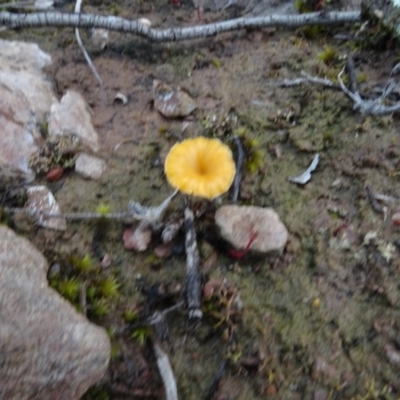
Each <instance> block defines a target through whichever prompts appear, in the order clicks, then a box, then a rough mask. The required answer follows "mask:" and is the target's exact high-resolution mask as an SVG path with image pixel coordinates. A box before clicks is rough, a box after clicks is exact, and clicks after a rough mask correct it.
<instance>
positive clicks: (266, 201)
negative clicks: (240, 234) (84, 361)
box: [1, 1, 400, 400]
mask: <svg viewBox="0 0 400 400" xmlns="http://www.w3.org/2000/svg"><path fill="white" fill-rule="evenodd" d="M71 7H72V5H71V4H67V5H65V8H66V9H68V8H71ZM85 11H88V12H101V13H104V14H109V13H113V12H114V13H118V14H119V15H121V16H124V17H128V18H137V17H138V16H139V17H146V18H149V19H150V20H151V21H152V22H153V25H155V26H173V25H180V26H182V25H191V24H197V23H198V22H197V14H196V12H195V9H194V8H193V5H192V4H188V3H183V4H182V5H181V6H180V7H174V6H173V5H171V4H169V3H168V2H161V1H145V2H142V1H140V2H136V3H131V2H125V1H118V2H115V3H114V2H109V1H102V2H100V1H96V2H91V4H90V5H87V6H85ZM229 12H230V13H234V11H229ZM227 17H228V15H227V14H226V13H225V14H224V13H220V14H217V13H211V12H205V13H204V15H203V18H204V22H207V21H212V20H216V19H222V18H227ZM354 29H355V28H354V27H341V28H330V29H322V28H319V29H317V30H314V31H313V32H312V33H311V32H310V30H309V29H303V30H297V31H288V30H283V29H282V30H280V29H265V30H261V31H246V32H245V31H241V32H235V33H231V34H224V35H221V36H218V37H215V38H212V39H207V40H198V41H193V42H184V43H176V44H175V43H172V44H171V43H170V44H157V45H155V44H151V43H148V42H146V41H143V40H140V39H137V38H135V37H133V36H129V35H121V34H115V33H111V34H110V40H109V42H108V44H107V46H106V48H105V49H104V50H101V49H100V48H99V47H98V46H96V45H94V44H93V43H92V42H91V40H90V38H89V35H86V33H85V32H82V34H83V37H84V42H85V44H86V46H87V49H88V50H89V52H90V54H91V57H92V59H93V61H94V63H95V65H96V67H97V69H98V72H99V74H100V76H101V77H102V80H103V82H104V86H103V88H100V87H99V85H98V84H97V82H96V81H95V79H94V77H93V75H92V74H91V72H90V70H89V68H88V66H87V64H86V62H85V60H84V57H83V55H82V54H81V52H80V50H79V48H78V46H77V44H76V42H75V38H74V34H73V31H72V30H69V29H63V30H59V29H41V30H24V31H20V32H11V31H7V32H2V33H1V34H2V36H4V37H6V38H12V39H15V40H31V41H32V40H34V41H36V42H38V43H39V44H40V46H41V47H42V48H43V49H44V50H45V51H47V52H49V53H50V54H51V56H52V58H53V64H52V66H51V67H50V68H49V69H48V70H47V73H48V76H49V78H50V79H52V80H53V81H54V85H55V87H56V89H57V91H58V94H59V96H60V97H61V96H62V95H63V94H64V93H65V91H66V90H67V89H74V90H76V91H79V92H80V93H81V94H82V95H83V96H84V97H85V99H86V100H87V102H88V103H89V105H90V106H91V108H92V111H93V122H94V125H95V128H96V129H97V132H98V134H99V137H100V142H101V150H100V152H99V154H100V155H101V156H102V157H104V158H105V159H106V160H107V163H108V171H107V173H106V174H105V175H104V176H103V177H102V178H101V180H100V181H84V180H82V179H81V178H80V177H78V176H77V175H76V174H74V173H73V172H72V171H71V172H69V173H67V174H66V175H65V176H64V177H63V178H62V180H61V181H60V182H57V183H54V184H51V186H50V187H51V189H52V190H53V192H54V193H55V195H56V198H57V201H58V202H59V204H60V206H61V209H62V210H63V211H65V212H68V211H94V210H95V209H96V207H97V206H98V205H99V203H101V202H103V203H106V204H108V205H109V206H110V208H111V211H121V210H125V209H126V207H127V204H128V202H129V200H132V199H133V200H136V201H139V202H141V203H142V204H145V205H156V204H158V203H160V202H161V201H162V200H163V199H164V198H165V197H166V196H168V195H169V194H170V193H171V192H172V189H171V188H170V187H169V186H168V183H167V181H166V179H165V177H164V173H163V160H164V158H165V155H166V154H167V152H168V149H169V148H170V147H171V146H172V145H173V144H174V143H175V142H176V141H179V140H182V139H183V138H186V137H190V136H195V135H200V134H204V133H205V125H207V121H210V119H211V118H212V117H213V116H214V115H215V116H217V119H218V118H220V119H221V120H223V119H224V118H226V117H227V116H232V115H234V116H235V118H237V120H238V123H237V128H238V129H241V130H242V131H243V132H245V136H246V138H247V139H251V140H252V143H253V145H254V146H253V148H252V150H254V147H255V148H256V150H257V151H260V152H261V153H259V154H262V157H261V162H260V163H257V164H256V165H254V164H253V165H251V168H252V169H253V171H250V170H246V171H245V173H244V179H243V182H242V185H241V197H240V200H239V203H240V204H252V205H257V206H265V207H273V208H274V209H275V210H276V211H277V212H278V213H279V215H280V217H281V219H282V221H283V222H284V223H285V224H286V226H287V228H288V230H289V231H290V241H289V243H288V245H287V248H286V250H285V252H284V254H282V255H276V256H268V257H265V256H258V255H252V254H249V255H248V256H246V257H244V258H243V259H240V260H235V259H232V258H230V257H229V256H228V254H227V253H226V251H225V248H224V247H223V246H220V244H219V242H218V240H217V239H215V236H213V235H210V234H209V232H208V231H207V229H208V228H209V226H210V223H209V221H208V222H207V221H204V220H200V221H198V234H199V247H200V251H201V256H202V261H206V262H205V264H204V265H203V273H204V282H207V281H210V280H211V279H213V280H215V282H219V283H220V287H219V289H218V290H220V289H221V285H225V283H224V284H222V283H221V282H222V279H223V278H225V279H226V281H227V282H229V285H228V286H229V287H228V289H227V288H226V287H224V288H223V289H224V290H220V291H219V292H218V293H219V294H218V296H217V297H216V298H214V302H211V304H210V303H207V304H206V303H205V305H204V311H205V317H204V319H203V321H202V323H201V325H200V326H198V327H197V328H196V329H189V327H188V325H187V321H186V312H185V310H184V309H180V310H178V311H175V312H172V313H171V314H169V316H168V326H169V335H168V340H165V341H162V346H163V348H164V350H165V351H166V352H167V354H168V356H169V358H170V361H171V364H172V367H173V370H174V373H175V377H176V380H177V384H178V391H179V395H180V398H181V399H185V400H192V399H193V400H198V399H204V398H207V397H206V395H207V392H208V390H209V388H210V386H211V385H212V382H213V380H214V378H215V376H216V374H217V371H218V368H219V367H220V365H221V363H222V362H223V360H224V359H228V362H227V366H226V368H225V371H224V373H223V376H222V379H221V381H220V383H219V385H218V387H217V388H216V390H215V393H214V395H213V397H208V398H214V399H219V400H222V399H238V400H239V399H242V400H248V399H264V398H276V399H285V400H291V399H365V400H366V399H396V398H400V381H399V379H398V371H399V366H400V325H399V322H398V321H399V316H400V312H399V307H400V291H399V285H400V261H399V253H398V252H399V246H400V242H399V229H400V228H398V226H397V223H398V221H397V219H396V215H395V214H396V212H398V211H400V204H399V202H398V201H397V202H396V201H393V202H387V203H382V204H381V206H382V207H383V206H384V208H382V209H380V210H378V211H382V213H380V212H376V211H377V209H376V208H375V210H374V209H373V207H371V202H370V201H369V200H368V196H367V192H366V187H370V188H371V189H372V190H373V191H374V192H375V193H380V194H385V195H390V196H393V197H394V198H396V199H400V184H399V178H398V176H399V171H400V169H399V168H400V148H399V128H400V121H399V119H398V117H396V116H387V117H369V116H362V115H360V114H359V113H358V112H357V111H354V110H353V109H352V105H353V104H352V102H351V100H350V99H349V98H347V97H346V95H345V94H344V93H342V92H341V91H338V90H336V91H335V90H332V89H326V88H322V87H320V86H315V85H312V84H306V85H302V86H294V87H286V88H278V87H274V86H271V85H270V83H273V82H277V81H281V80H282V79H284V78H289V79H293V78H297V77H299V76H300V72H301V71H302V70H305V71H307V72H309V73H310V74H312V75H316V76H320V77H324V76H328V77H329V78H331V79H334V80H335V79H336V76H337V73H338V72H339V71H340V70H341V68H342V66H343V62H344V61H343V56H345V55H347V54H353V56H354V59H355V61H356V72H357V76H358V80H359V82H360V90H361V91H362V92H364V93H369V92H370V90H371V89H372V88H373V87H374V86H375V85H378V84H383V83H385V81H386V79H387V77H388V75H389V73H390V71H391V69H392V67H393V66H394V64H395V63H396V62H397V61H398V60H397V59H396V53H395V51H394V50H393V48H390V49H388V46H392V47H393V46H395V45H394V44H391V43H390V44H387V45H385V46H383V48H381V49H376V48H372V49H370V48H367V49H366V48H363V47H362V46H360V44H359V43H356V42H353V41H346V42H340V41H337V40H335V39H334V38H333V36H334V35H335V34H337V33H345V34H351V33H352V32H354ZM327 47H330V48H332V49H333V50H334V55H333V56H332V57H331V58H330V59H328V60H322V59H323V58H324V57H323V56H322V57H321V56H319V55H320V54H321V53H323V52H326V49H327ZM155 78H157V79H160V80H162V81H164V82H167V83H169V84H171V85H175V86H180V87H181V88H183V89H184V90H186V91H187V92H188V93H190V94H191V96H192V97H194V98H195V99H196V101H197V102H198V105H199V108H198V110H197V111H196V112H195V113H194V114H193V115H192V116H190V117H188V118H186V119H183V120H177V119H171V120H167V119H165V118H163V117H162V116H161V115H160V114H158V113H157V111H156V110H154V109H153V107H152V94H151V88H152V82H153V79H155ZM117 92H122V93H124V94H125V95H126V96H127V97H128V99H129V102H128V104H127V105H126V106H123V105H121V104H116V103H113V98H114V96H115V95H116V94H117ZM216 128H218V127H216ZM223 135H224V133H222V137H224V136H223ZM226 139H228V136H226ZM228 143H229V142H228ZM233 149H234V148H233ZM316 152H318V153H319V154H320V157H321V161H320V164H319V165H318V168H317V170H316V171H315V173H314V174H313V176H312V180H311V182H309V183H308V184H307V185H305V186H301V187H300V186H297V185H295V184H292V183H290V182H288V181H287V177H289V176H294V175H297V174H299V173H301V172H302V171H303V170H304V169H305V168H306V167H307V166H308V164H309V163H310V162H311V160H312V158H313V156H314V154H315V153H316ZM229 201H230V198H229V195H227V196H225V197H223V198H222V202H223V203H229ZM182 204H183V203H182V202H181V201H180V200H177V201H175V202H174V206H173V209H174V210H175V211H176V212H181V211H182ZM214 207H215V206H214ZM207 216H208V218H209V219H210V218H211V219H212V212H211V211H210V212H209V213H208V214H207V213H206V217H207ZM393 216H394V218H393ZM206 217H205V218H206ZM123 230H124V225H123V224H122V223H120V222H110V223H107V224H99V223H87V222H71V223H69V225H68V230H67V232H66V233H64V234H53V233H49V232H46V231H43V230H41V229H38V228H34V229H31V230H30V231H29V232H28V233H26V234H27V235H28V236H29V237H30V239H31V240H32V241H33V242H34V243H35V244H36V245H37V246H38V248H39V249H41V250H42V251H43V252H44V253H45V254H46V255H47V257H48V259H49V262H50V264H52V265H54V264H55V263H59V264H61V266H62V268H63V269H62V273H66V274H67V275H68V276H71V274H73V272H71V271H72V269H71V266H70V265H69V260H70V256H71V255H72V254H74V255H78V256H80V257H83V256H84V255H85V254H90V255H91V257H92V258H93V259H94V260H96V261H95V262H96V263H97V264H99V262H100V259H101V258H102V256H104V254H108V255H109V256H110V257H111V260H112V264H111V267H109V269H108V270H107V271H106V272H104V271H102V272H98V273H100V274H106V275H107V274H110V275H112V276H113V277H115V278H116V280H117V282H118V283H119V284H120V290H119V291H120V293H119V296H118V297H117V298H114V299H113V300H112V301H109V302H110V304H109V312H106V313H105V314H104V315H102V316H98V315H97V316H96V315H94V314H91V313H90V310H89V312H88V314H89V317H90V318H91V319H92V320H94V321H95V322H97V323H99V324H101V325H103V326H105V327H106V328H107V329H108V331H109V332H110V337H111V338H112V341H113V357H112V360H111V364H110V369H109V373H108V375H107V376H106V377H105V379H104V381H103V382H101V383H100V384H99V385H98V387H96V388H93V389H92V390H91V391H90V392H89V393H88V394H87V395H86V397H85V398H86V399H107V398H108V399H142V398H143V399H145V398H152V399H162V398H164V392H163V385H162V382H161V379H160V377H159V375H158V372H157V367H156V364H155V358H154V355H153V352H152V350H151V343H152V341H154V340H159V339H157V335H156V334H155V332H154V331H153V330H152V328H150V329H148V330H147V331H146V330H145V329H144V330H143V332H144V333H145V334H146V335H149V336H147V337H145V338H144V342H145V343H144V344H143V345H141V344H140V343H139V342H140V340H139V341H138V340H137V339H138V336H140V335H139V334H140V332H141V331H140V330H138V329H137V327H136V328H135V327H134V328H132V329H131V330H130V333H129V334H121V329H122V327H124V326H126V324H127V322H126V321H127V319H128V318H127V313H126V312H127V310H128V311H132V310H133V311H134V312H135V313H137V314H138V315H140V317H141V318H146V317H147V316H149V315H151V314H152V313H153V312H154V311H156V310H163V309H165V308H167V307H169V306H171V305H172V304H175V303H177V302H178V301H179V300H180V299H181V288H182V284H183V282H184V277H185V258H184V254H183V253H184V251H183V246H184V245H183V239H182V236H178V239H177V240H176V241H175V243H174V251H173V255H172V256H171V257H170V258H167V259H159V258H157V257H155V256H154V255H153V248H154V247H155V246H156V245H157V240H154V243H153V245H152V247H151V248H150V250H149V251H147V252H145V253H135V252H129V251H126V250H124V248H123V245H122V234H123ZM97 264H96V265H97ZM65 271H67V272H65ZM110 271H111V272H110ZM81 278H82V276H80V279H81ZM82 279H83V278H82ZM143 280H145V282H146V284H145V289H146V290H144V291H143V290H139V289H138V287H139V286H141V287H142V289H143ZM139 282H141V285H139ZM233 293H234V295H235V296H237V295H238V294H239V295H240V299H241V301H242V302H243V305H244V308H243V310H242V312H241V313H240V314H239V315H234V316H232V315H231V314H230V310H229V305H227V303H228V302H229V299H230V298H231V297H230V296H233ZM138 332H139V334H138ZM133 333H136V335H135V334H133ZM132 336H134V337H132Z"/></svg>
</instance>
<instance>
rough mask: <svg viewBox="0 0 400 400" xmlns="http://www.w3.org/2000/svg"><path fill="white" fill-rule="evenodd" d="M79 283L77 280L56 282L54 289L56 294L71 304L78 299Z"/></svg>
mask: <svg viewBox="0 0 400 400" xmlns="http://www.w3.org/2000/svg"><path fill="white" fill-rule="evenodd" d="M80 286H81V283H80V282H79V280H78V279H77V278H71V279H66V280H63V281H60V282H58V284H57V285H56V289H57V290H58V292H59V293H60V294H61V295H62V296H63V297H65V298H66V299H68V300H69V301H71V302H75V301H76V300H77V299H78V295H79V290H80Z"/></svg>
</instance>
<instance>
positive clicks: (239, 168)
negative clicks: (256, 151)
mask: <svg viewBox="0 0 400 400" xmlns="http://www.w3.org/2000/svg"><path fill="white" fill-rule="evenodd" d="M233 140H234V142H235V145H236V151H237V160H236V174H235V178H234V179H233V191H232V203H236V202H237V201H238V197H239V189H240V182H241V181H242V168H243V161H244V150H243V145H242V141H241V140H240V138H239V137H237V136H236V137H235V138H234V139H233Z"/></svg>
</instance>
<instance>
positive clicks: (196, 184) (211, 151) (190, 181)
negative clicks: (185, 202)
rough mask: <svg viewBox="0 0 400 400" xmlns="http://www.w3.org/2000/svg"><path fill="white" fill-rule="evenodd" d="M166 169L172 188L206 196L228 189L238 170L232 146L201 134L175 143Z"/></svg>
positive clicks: (214, 195)
mask: <svg viewBox="0 0 400 400" xmlns="http://www.w3.org/2000/svg"><path fill="white" fill-rule="evenodd" d="M164 170H165V174H166V176H167V179H168V182H169V183H170V185H171V186H172V187H174V188H175V189H178V190H179V191H181V192H183V193H185V194H189V195H192V196H199V197H204V198H207V199H214V198H215V197H218V196H220V195H221V194H223V193H225V192H227V191H228V189H229V188H230V186H231V184H232V182H233V179H234V177H235V173H236V168H235V162H234V161H233V156H232V152H231V150H230V148H229V147H228V146H227V145H225V144H223V143H222V142H221V141H220V140H219V139H208V138H205V137H202V136H200V137H197V138H193V139H186V140H184V141H182V142H180V143H177V144H175V145H174V146H173V147H172V148H171V150H170V152H169V153H168V155H167V158H166V160H165V165H164Z"/></svg>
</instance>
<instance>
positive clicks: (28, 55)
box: [0, 40, 56, 124]
mask: <svg viewBox="0 0 400 400" xmlns="http://www.w3.org/2000/svg"><path fill="white" fill-rule="evenodd" d="M49 64H51V57H50V56H49V55H48V54H46V53H44V52H43V51H42V50H40V48H39V46H38V45H37V44H35V43H24V42H17V41H7V40H0V83H2V84H3V85H5V86H6V87H8V89H9V90H11V91H12V92H19V93H23V94H24V96H25V97H26V98H27V100H28V102H29V105H30V107H29V108H30V109H31V110H33V112H34V115H35V117H36V121H37V123H39V124H41V123H43V122H45V120H46V116H47V114H48V112H49V110H50V106H51V104H52V103H53V102H54V101H55V99H56V97H55V95H54V93H53V87H52V84H51V82H50V81H49V80H48V79H47V78H46V76H45V74H44V73H43V72H42V68H43V67H45V66H47V65H49Z"/></svg>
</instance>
